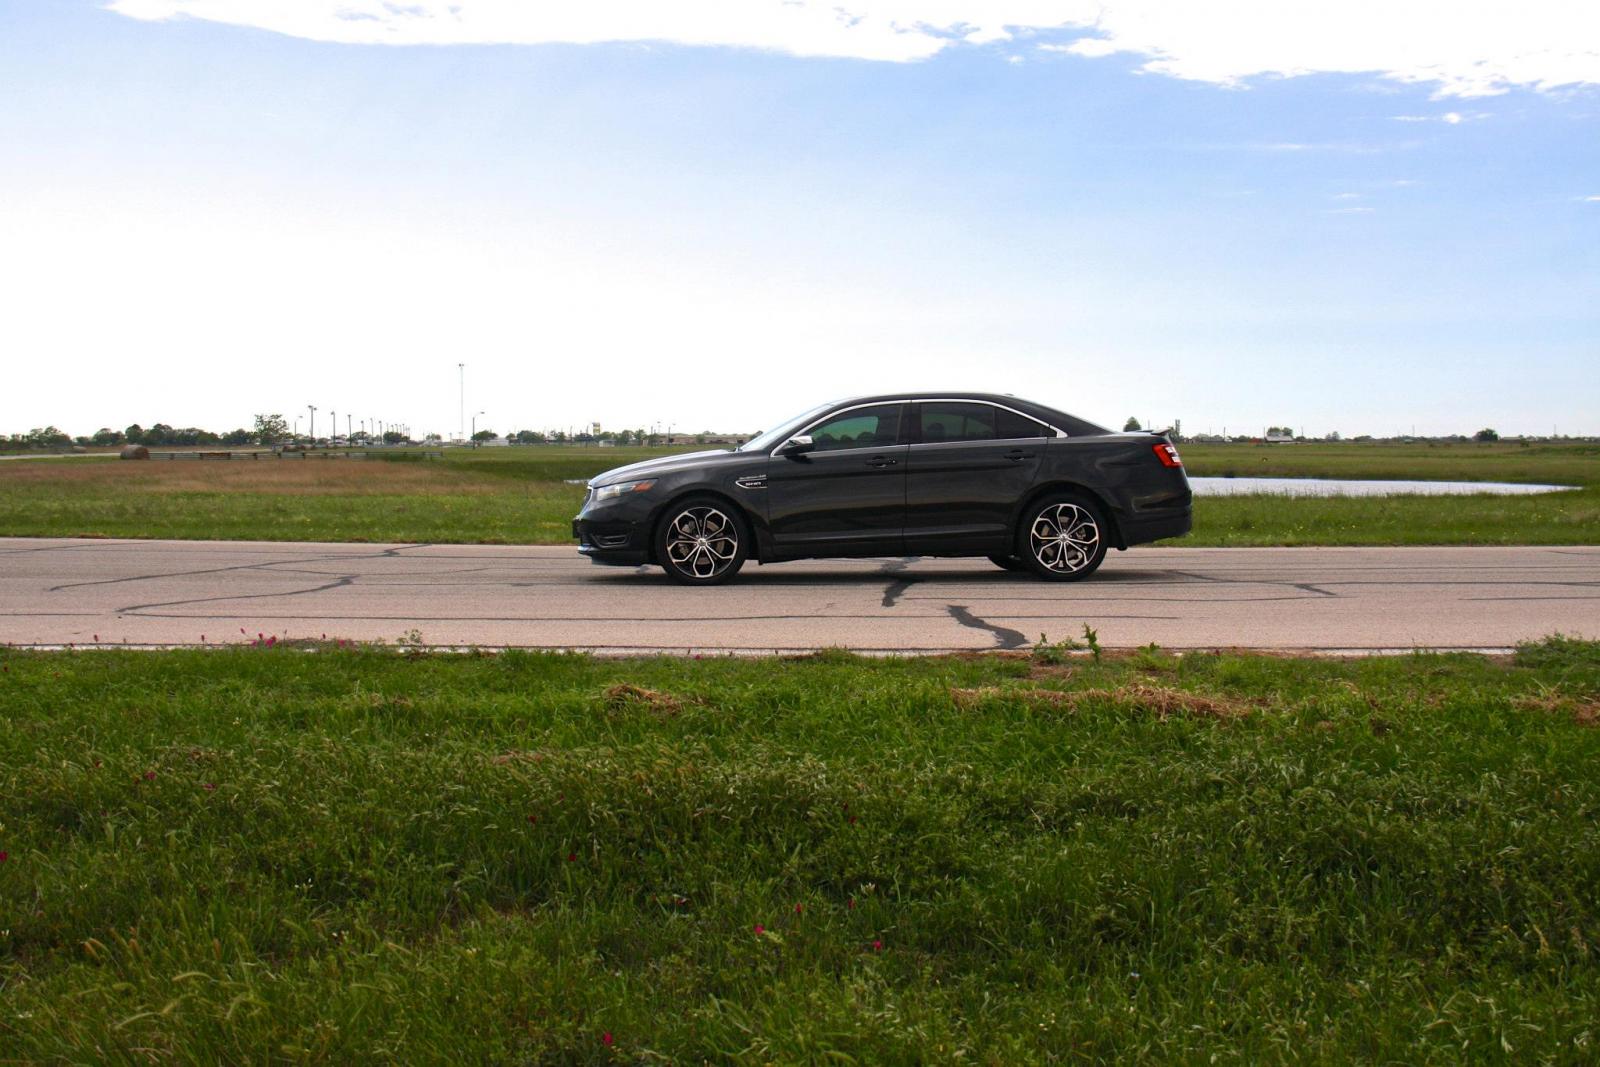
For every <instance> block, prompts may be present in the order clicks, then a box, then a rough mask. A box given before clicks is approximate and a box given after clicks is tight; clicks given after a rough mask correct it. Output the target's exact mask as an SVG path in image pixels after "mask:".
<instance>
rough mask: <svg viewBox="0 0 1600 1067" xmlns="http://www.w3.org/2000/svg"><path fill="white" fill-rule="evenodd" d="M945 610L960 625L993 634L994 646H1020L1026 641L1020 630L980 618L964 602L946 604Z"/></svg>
mask: <svg viewBox="0 0 1600 1067" xmlns="http://www.w3.org/2000/svg"><path fill="white" fill-rule="evenodd" d="M945 611H947V612H949V614H950V617H951V618H952V619H954V620H956V622H958V623H960V624H961V625H962V626H966V627H968V628H969V629H973V630H983V631H985V632H986V633H991V634H993V635H994V647H995V648H999V649H1012V648H1022V647H1024V646H1025V645H1027V643H1028V639H1027V638H1026V637H1023V636H1022V631H1021V630H1010V629H1007V628H1006V627H1004V626H996V625H994V624H993V623H991V622H988V621H986V620H984V619H980V618H978V616H976V615H974V614H973V613H972V612H970V611H968V610H967V608H966V606H965V605H964V604H946V605H945Z"/></svg>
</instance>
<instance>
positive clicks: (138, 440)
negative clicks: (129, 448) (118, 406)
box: [122, 422, 144, 445]
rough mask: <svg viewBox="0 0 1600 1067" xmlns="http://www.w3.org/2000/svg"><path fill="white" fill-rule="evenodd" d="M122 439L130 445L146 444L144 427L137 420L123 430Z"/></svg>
mask: <svg viewBox="0 0 1600 1067" xmlns="http://www.w3.org/2000/svg"><path fill="white" fill-rule="evenodd" d="M122 439H123V440H124V441H126V442H128V444H130V445H142V444H144V427H143V426H140V425H139V424H138V423H137V422H136V423H134V424H133V425H132V426H129V427H128V428H127V429H126V430H123V431H122Z"/></svg>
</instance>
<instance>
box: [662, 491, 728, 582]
mask: <svg viewBox="0 0 1600 1067" xmlns="http://www.w3.org/2000/svg"><path fill="white" fill-rule="evenodd" d="M666 549H667V552H666V555H667V565H668V566H670V567H672V568H673V569H674V570H676V571H677V572H678V573H679V574H682V575H683V576H684V577H686V578H692V579H694V580H696V581H710V580H712V579H715V578H717V577H720V576H721V575H722V573H723V572H724V571H726V570H727V569H728V568H729V567H730V566H732V565H733V563H734V561H736V560H737V559H738V558H739V525H738V523H736V522H734V521H733V519H732V518H730V517H729V516H728V515H727V514H726V513H724V512H722V511H719V510H718V509H717V508H714V507H710V506H708V505H704V504H700V505H696V506H694V507H689V508H685V509H684V510H683V511H681V512H679V513H678V515H677V516H676V517H675V518H674V519H673V520H672V522H671V523H669V524H668V526H667V536H666Z"/></svg>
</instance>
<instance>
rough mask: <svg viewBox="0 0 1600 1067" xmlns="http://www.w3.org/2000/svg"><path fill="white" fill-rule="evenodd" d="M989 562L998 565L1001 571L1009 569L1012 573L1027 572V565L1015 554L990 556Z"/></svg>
mask: <svg viewBox="0 0 1600 1067" xmlns="http://www.w3.org/2000/svg"><path fill="white" fill-rule="evenodd" d="M989 562H990V563H993V564H994V565H995V566H996V567H999V568H1000V569H1001V570H1003V571H1011V572H1012V573H1014V574H1027V573H1029V572H1028V565H1027V564H1026V563H1024V562H1022V561H1021V560H1020V559H1018V558H1017V557H1016V556H990V557H989Z"/></svg>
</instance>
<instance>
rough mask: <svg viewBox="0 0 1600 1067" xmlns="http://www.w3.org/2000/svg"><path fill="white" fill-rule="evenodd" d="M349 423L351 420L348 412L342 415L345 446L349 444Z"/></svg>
mask: <svg viewBox="0 0 1600 1067" xmlns="http://www.w3.org/2000/svg"><path fill="white" fill-rule="evenodd" d="M351 421H352V419H351V415H350V413H349V412H348V411H347V412H345V413H344V443H345V444H349V443H350V423H351Z"/></svg>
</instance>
